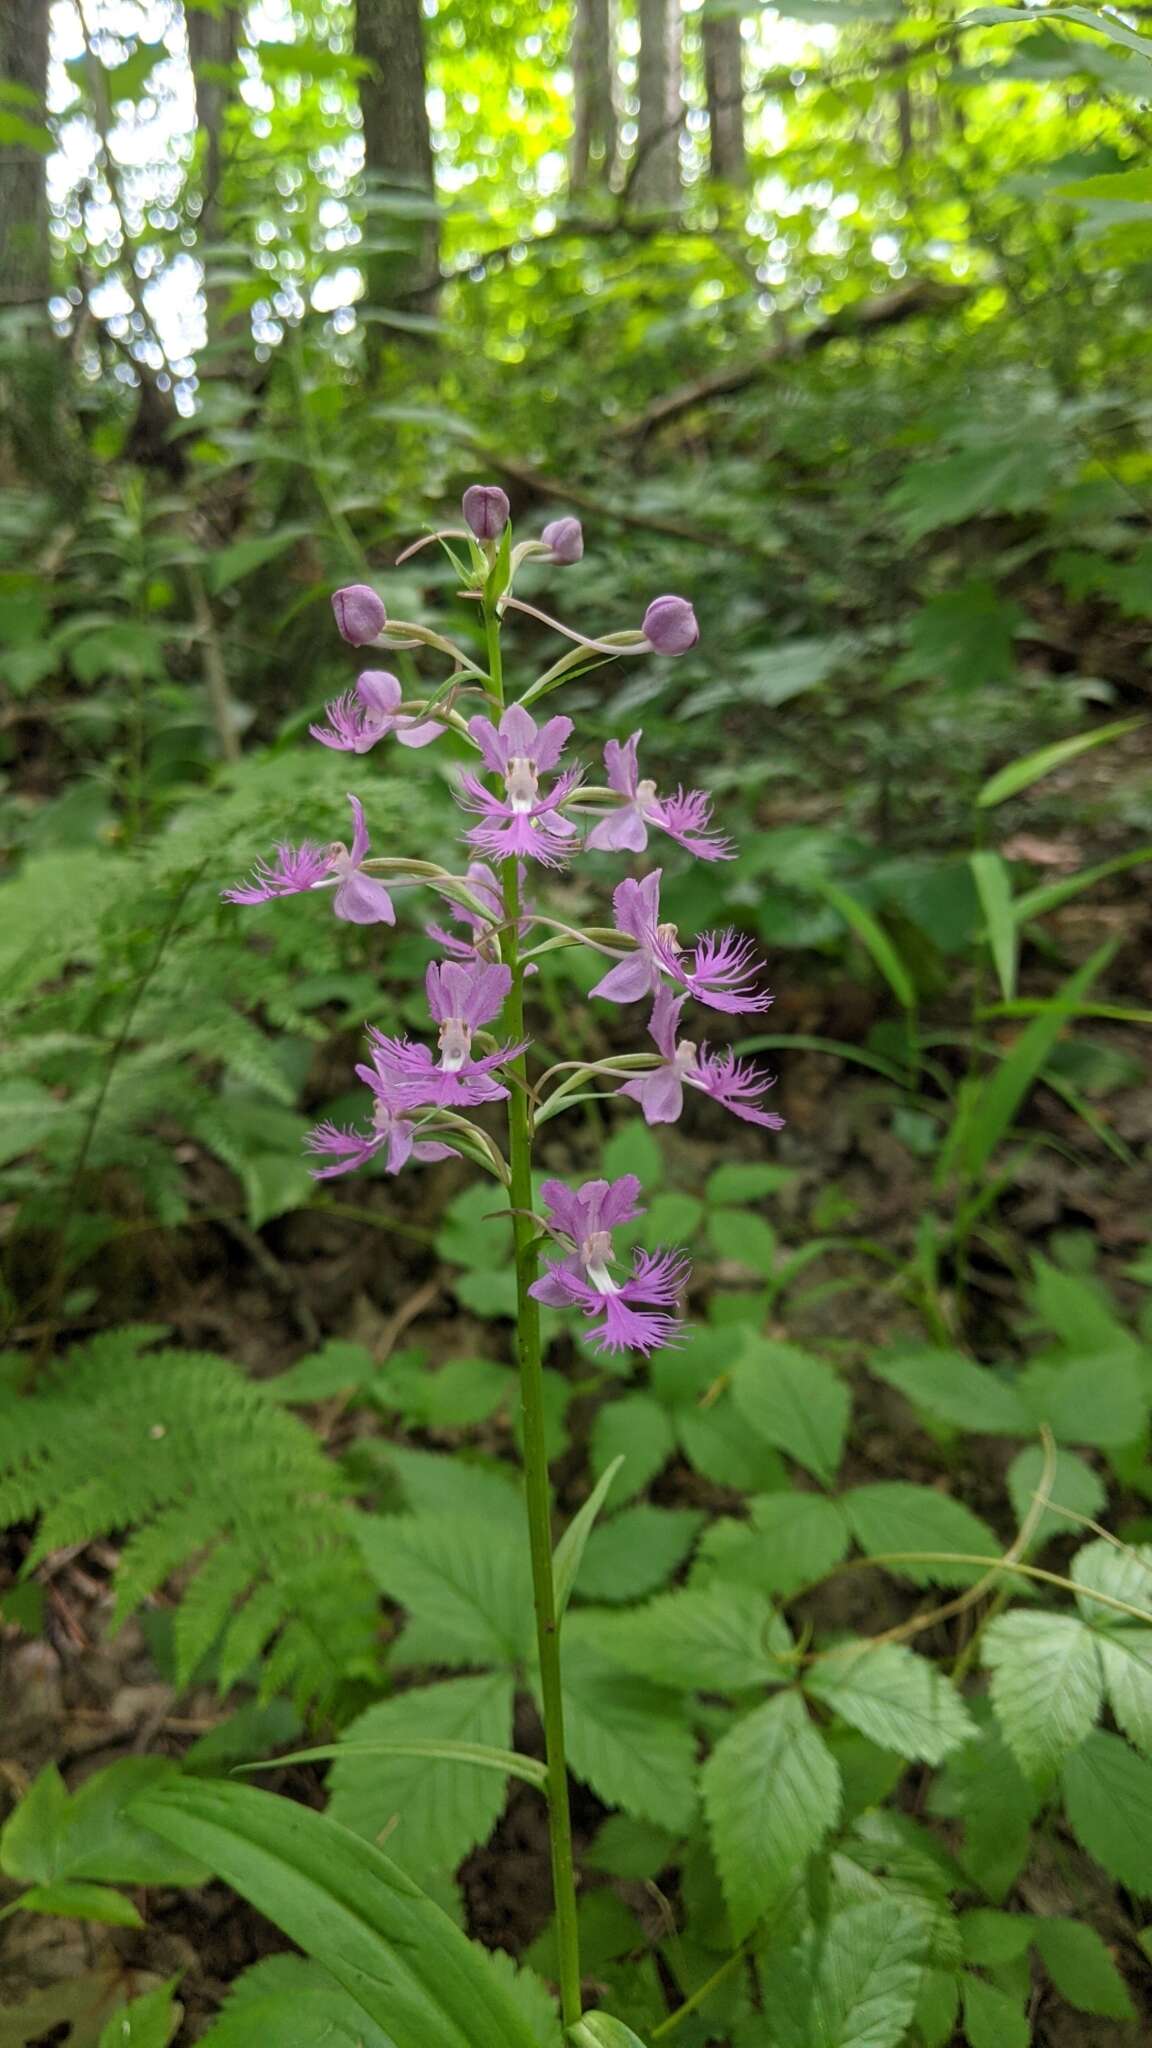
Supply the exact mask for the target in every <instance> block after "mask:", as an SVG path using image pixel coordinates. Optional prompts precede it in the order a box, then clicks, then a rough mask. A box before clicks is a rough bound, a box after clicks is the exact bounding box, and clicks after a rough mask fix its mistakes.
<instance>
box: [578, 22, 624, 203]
mask: <svg viewBox="0 0 1152 2048" xmlns="http://www.w3.org/2000/svg"><path fill="white" fill-rule="evenodd" d="M614 71H615V54H614V50H613V44H612V10H611V0H576V12H575V20H574V22H573V28H572V74H573V79H574V82H575V121H574V127H573V134H572V166H571V175H570V183H571V187H572V190H573V192H586V191H587V190H588V189H589V187H590V186H593V185H607V184H608V182H609V180H610V178H611V175H612V165H613V163H614V161H615V157H616V109H615V106H614V105H613V100H612V80H613V74H614Z"/></svg>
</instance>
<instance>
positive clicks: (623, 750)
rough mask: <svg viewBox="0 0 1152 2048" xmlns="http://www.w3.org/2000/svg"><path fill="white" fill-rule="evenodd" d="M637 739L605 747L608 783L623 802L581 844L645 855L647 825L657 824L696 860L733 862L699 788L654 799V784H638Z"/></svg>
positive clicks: (603, 850) (730, 849) (731, 850)
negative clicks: (715, 829)
mask: <svg viewBox="0 0 1152 2048" xmlns="http://www.w3.org/2000/svg"><path fill="white" fill-rule="evenodd" d="M641 738H642V734H641V733H639V732H634V733H633V734H632V737H631V738H630V739H627V740H624V741H623V742H621V741H620V740H609V741H608V744H607V746H606V747H605V749H604V766H605V769H606V771H607V775H608V785H609V788H610V789H614V790H615V791H616V793H617V795H618V796H621V797H623V799H624V801H623V803H622V804H621V805H620V808H619V809H618V810H615V811H610V812H609V813H608V816H607V817H606V818H602V819H601V820H600V823H599V824H598V825H595V826H594V827H593V829H592V831H591V832H590V833H589V834H588V838H587V840H586V841H585V844H586V845H587V846H588V847H589V848H592V849H594V850H595V851H596V852H598V853H623V852H627V853H643V852H644V850H645V848H646V847H647V844H648V827H649V825H658V826H659V828H660V830H661V831H662V832H667V833H668V835H669V837H670V838H672V839H675V840H676V841H677V843H678V844H679V845H680V846H683V847H686V848H687V850H688V852H689V853H694V854H695V855H696V857H697V859H698V860H732V859H734V857H735V849H734V847H733V845H732V842H731V840H730V839H725V838H724V837H723V835H722V834H721V833H719V832H714V831H713V830H712V829H711V821H712V804H711V800H710V799H709V798H708V797H706V796H705V794H704V792H703V790H700V789H687V790H686V789H678V790H677V791H676V793H675V795H674V796H668V797H658V796H657V794H656V784H655V783H654V782H651V781H649V780H648V779H647V778H646V779H645V780H644V781H641V779H640V769H639V766H638V763H637V759H636V749H637V747H638V746H639V744H640V740H641Z"/></svg>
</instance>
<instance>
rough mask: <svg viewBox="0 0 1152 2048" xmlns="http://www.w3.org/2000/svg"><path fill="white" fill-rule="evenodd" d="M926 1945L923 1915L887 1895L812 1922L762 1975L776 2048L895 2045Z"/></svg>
mask: <svg viewBox="0 0 1152 2048" xmlns="http://www.w3.org/2000/svg"><path fill="white" fill-rule="evenodd" d="M924 1947H925V1929H924V1922H923V1919H922V1918H921V1917H920V1916H919V1915H918V1914H916V1913H912V1912H909V1911H907V1910H906V1909H905V1908H904V1907H903V1906H902V1905H900V1904H899V1903H897V1902H894V1901H892V1900H888V1899H884V1900H880V1899H878V1900H875V1901H872V1902H869V1903H868V1904H865V1905H854V1906H849V1907H848V1909H847V1910H846V1911H845V1912H841V1913H836V1914H834V1915H833V1917H832V1918H831V1920H829V1921H828V1922H827V1924H826V1925H821V1926H817V1927H814V1928H813V1929H812V1930H811V1931H810V1932H809V1933H808V1934H807V1935H806V1936H805V1937H804V1940H803V1941H802V1943H801V1944H800V1946H799V1947H798V1948H795V1949H793V1950H791V1951H790V1952H789V1953H788V1954H787V1955H785V1956H783V1957H780V1956H778V1955H773V1958H772V1964H771V1967H770V1968H768V1969H766V1970H765V1972H764V1984H763V1992H764V2011H765V2017H766V2018H767V2020H768V2022H769V2026H770V2028H771V2040H772V2042H773V2044H774V2048H897V2044H898V2043H900V2042H902V2041H903V2040H904V2039H905V2036H906V2034H907V2030H908V2026H909V2023H910V2022H911V2019H912V2016H913V2013H914V2012H915V2010H916V2000H917V1996H918V1994H919V1990H920V1981H921V1977H922V1975H923V1965H924Z"/></svg>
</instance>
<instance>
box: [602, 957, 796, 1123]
mask: <svg viewBox="0 0 1152 2048" xmlns="http://www.w3.org/2000/svg"><path fill="white" fill-rule="evenodd" d="M687 1000H688V999H687V997H686V996H674V995H673V993H672V991H671V989H670V988H668V987H667V986H666V985H661V987H660V988H659V990H658V991H657V995H656V1002H655V1005H654V1007H653V1010H652V1016H651V1019H650V1020H649V1024H648V1033H649V1036H650V1037H651V1038H652V1039H653V1040H654V1042H655V1045H656V1049H657V1051H658V1052H659V1053H660V1056H661V1058H660V1065H659V1066H658V1067H655V1068H652V1069H651V1070H650V1071H649V1072H648V1073H645V1074H637V1075H636V1076H635V1078H634V1079H633V1080H631V1081H625V1083H624V1085H623V1087H622V1088H618V1089H617V1090H616V1093H617V1094H618V1095H627V1096H630V1097H631V1099H632V1101H633V1102H638V1103H639V1104H640V1107H641V1109H642V1110H643V1112H644V1121H645V1123H648V1124H674V1123H675V1122H676V1121H677V1119H678V1117H679V1115H680V1112H681V1110H682V1109H683V1107H684V1090H685V1088H686V1087H687V1088H696V1089H698V1090H699V1092H700V1093H701V1095H710V1096H711V1097H712V1100H713V1102H718V1103H719V1104H720V1105H721V1107H722V1108H723V1109H730V1110H731V1112H732V1114H733V1116H738V1117H741V1118H742V1119H743V1121H744V1122H745V1123H746V1124H761V1125H763V1127H764V1129H765V1130H767V1131H782V1130H783V1128H784V1119H783V1117H782V1116H774V1115H772V1114H771V1113H770V1112H769V1111H768V1110H765V1109H758V1108H757V1107H756V1104H757V1103H758V1101H759V1099H760V1097H761V1096H762V1095H765V1094H767V1092H768V1090H769V1088H771V1087H773V1086H774V1076H773V1075H771V1074H766V1073H764V1072H763V1070H762V1069H761V1068H759V1067H754V1066H753V1065H752V1064H751V1062H750V1061H749V1060H741V1059H737V1057H736V1055H735V1053H733V1052H731V1051H726V1052H719V1053H714V1052H710V1051H709V1049H708V1047H707V1046H706V1045H696V1044H695V1043H694V1042H693V1040H692V1039H690V1038H681V1039H678V1038H677V1035H676V1034H677V1031H678V1030H679V1027H680V1012H681V1011H682V1010H683V1008H684V1005H685V1003H686V1002H687Z"/></svg>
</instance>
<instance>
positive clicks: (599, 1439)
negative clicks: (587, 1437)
mask: <svg viewBox="0 0 1152 2048" xmlns="http://www.w3.org/2000/svg"><path fill="white" fill-rule="evenodd" d="M590 1449H591V1462H592V1470H593V1472H594V1473H595V1474H596V1477H597V1478H598V1479H599V1478H600V1477H601V1475H602V1474H603V1473H604V1472H606V1471H607V1469H608V1467H609V1465H612V1466H614V1467H615V1468H616V1478H615V1481H614V1483H613V1485H612V1488H611V1498H612V1504H613V1506H614V1507H620V1506H621V1505H622V1504H623V1502H624V1501H626V1500H632V1499H633V1498H634V1496H635V1495H636V1494H638V1493H642V1492H643V1491H644V1488H645V1487H646V1486H647V1484H648V1482H649V1480H650V1479H654V1478H655V1476H656V1474H657V1472H659V1470H660V1469H661V1466H663V1465H666V1464H667V1462H668V1460H669V1458H670V1457H671V1456H672V1454H673V1452H674V1451H675V1449H676V1436H675V1431H674V1429H673V1427H672V1421H671V1417H670V1416H669V1414H668V1411H667V1409H666V1408H665V1407H664V1406H663V1405H662V1404H661V1403H660V1402H659V1401H654V1400H653V1398H652V1396H651V1394H625V1395H623V1396H622V1398H621V1399H620V1400H618V1401H605V1403H604V1404H603V1406H602V1407H601V1408H600V1409H599V1411H598V1413H597V1415H596V1419H595V1421H594V1423H593V1425H592V1442H591V1447H590Z"/></svg>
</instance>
